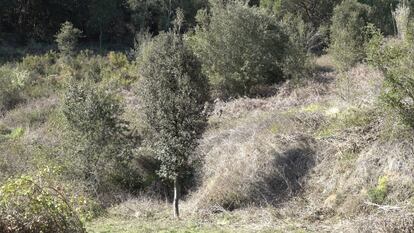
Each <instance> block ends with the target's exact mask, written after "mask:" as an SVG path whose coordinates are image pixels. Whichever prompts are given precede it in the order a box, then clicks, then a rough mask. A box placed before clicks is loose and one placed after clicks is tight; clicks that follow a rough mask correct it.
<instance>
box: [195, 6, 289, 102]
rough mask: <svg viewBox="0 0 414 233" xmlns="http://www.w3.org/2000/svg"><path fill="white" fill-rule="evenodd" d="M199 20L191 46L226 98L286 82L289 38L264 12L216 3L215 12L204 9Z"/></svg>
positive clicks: (210, 77) (273, 19)
mask: <svg viewBox="0 0 414 233" xmlns="http://www.w3.org/2000/svg"><path fill="white" fill-rule="evenodd" d="M197 19H198V24H199V26H198V28H197V29H196V31H195V34H194V35H192V36H191V37H190V43H191V45H192V47H193V49H194V51H195V53H196V54H197V56H198V57H199V58H200V59H201V61H202V62H203V69H204V72H205V73H206V75H207V76H208V77H209V79H210V83H211V84H212V87H213V88H214V90H215V91H216V92H218V93H219V94H221V95H222V96H224V97H228V96H231V95H248V94H249V92H250V89H251V88H252V87H254V86H256V85H259V84H271V83H275V82H278V81H281V80H283V79H284V76H283V72H282V69H283V67H282V64H283V61H284V58H285V55H286V52H287V48H286V47H287V44H288V43H289V38H288V37H287V36H286V35H285V33H283V30H282V29H281V27H280V25H279V24H278V23H277V21H276V19H275V18H274V17H272V16H269V15H268V14H266V12H265V11H264V10H262V9H260V8H257V7H249V6H247V5H243V4H241V3H237V2H229V3H227V4H226V5H223V4H219V3H215V4H213V5H212V8H211V13H207V11H205V10H202V11H200V12H199V13H198V16H197ZM240 25H243V26H240Z"/></svg>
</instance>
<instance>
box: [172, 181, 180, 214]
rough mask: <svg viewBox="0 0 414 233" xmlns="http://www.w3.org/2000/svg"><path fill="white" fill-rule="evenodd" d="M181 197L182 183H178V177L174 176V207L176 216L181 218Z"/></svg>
mask: <svg viewBox="0 0 414 233" xmlns="http://www.w3.org/2000/svg"><path fill="white" fill-rule="evenodd" d="M179 199H180V185H179V183H178V177H175V178H174V202H173V209H174V218H176V219H179V218H180V210H179Z"/></svg>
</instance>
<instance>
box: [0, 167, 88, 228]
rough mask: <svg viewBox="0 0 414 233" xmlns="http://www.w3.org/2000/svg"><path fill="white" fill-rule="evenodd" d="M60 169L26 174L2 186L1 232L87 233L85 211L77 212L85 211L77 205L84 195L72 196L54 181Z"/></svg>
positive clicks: (0, 202)
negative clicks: (82, 217)
mask: <svg viewBox="0 0 414 233" xmlns="http://www.w3.org/2000/svg"><path fill="white" fill-rule="evenodd" d="M58 170H59V169H58V168H56V169H55V168H46V169H44V170H43V171H41V172H39V173H38V174H36V175H35V176H29V175H22V176H20V177H19V178H16V179H10V180H8V181H7V182H6V183H5V184H4V185H3V186H1V187H0V231H1V232H59V233H69V232H70V233H72V232H73V233H80V232H85V229H84V227H83V222H82V221H81V219H80V217H79V214H81V211H77V210H75V209H78V207H80V208H79V210H81V206H80V205H78V203H76V201H75V202H74V200H76V199H77V198H78V197H80V196H71V195H70V194H68V193H67V192H65V190H64V188H63V187H62V186H60V185H58V183H56V182H55V181H53V179H50V178H51V177H52V176H54V175H55V174H56V172H58ZM69 196H71V197H69ZM84 203H85V202H84ZM84 205H85V204H84Z"/></svg>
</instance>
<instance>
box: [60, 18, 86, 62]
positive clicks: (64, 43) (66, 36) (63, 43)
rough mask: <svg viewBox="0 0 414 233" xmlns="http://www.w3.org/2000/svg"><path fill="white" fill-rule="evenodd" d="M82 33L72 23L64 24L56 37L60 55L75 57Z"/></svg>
mask: <svg viewBox="0 0 414 233" xmlns="http://www.w3.org/2000/svg"><path fill="white" fill-rule="evenodd" d="M81 34H82V32H81V31H80V30H79V29H77V28H75V27H73V24H72V23H71V22H65V23H63V24H62V26H61V28H60V31H59V33H58V34H57V35H56V43H57V44H58V48H59V51H60V53H61V54H62V55H63V56H73V55H74V53H75V49H76V46H77V44H78V39H79V37H80V36H81Z"/></svg>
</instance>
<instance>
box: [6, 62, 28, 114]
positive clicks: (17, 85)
mask: <svg viewBox="0 0 414 233" xmlns="http://www.w3.org/2000/svg"><path fill="white" fill-rule="evenodd" d="M28 80H29V73H28V72H26V71H21V70H19V69H17V68H12V67H10V66H7V65H5V66H1V67H0V113H2V112H3V111H6V110H9V109H11V108H13V107H14V106H15V105H16V104H18V103H19V102H20V101H22V99H23V96H22V95H21V93H20V91H21V90H22V89H23V88H24V87H25V85H26V83H27V81H28ZM0 115H1V114H0Z"/></svg>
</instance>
